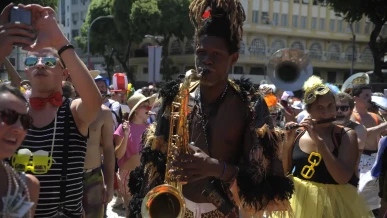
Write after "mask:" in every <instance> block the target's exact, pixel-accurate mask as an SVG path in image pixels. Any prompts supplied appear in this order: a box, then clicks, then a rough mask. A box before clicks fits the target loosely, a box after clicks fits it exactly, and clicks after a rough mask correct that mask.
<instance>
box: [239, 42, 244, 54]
mask: <svg viewBox="0 0 387 218" xmlns="http://www.w3.org/2000/svg"><path fill="white" fill-rule="evenodd" d="M239 54H245V43H244V42H242V41H241V42H240V44H239Z"/></svg>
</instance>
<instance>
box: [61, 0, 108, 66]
mask: <svg viewBox="0 0 387 218" xmlns="http://www.w3.org/2000/svg"><path fill="white" fill-rule="evenodd" d="M91 1H92V0H59V1H58V12H57V17H58V22H59V24H60V26H61V28H62V32H63V34H64V35H65V36H66V37H67V38H68V39H69V40H70V41H71V43H72V44H73V45H75V47H76V51H77V53H78V55H79V56H80V58H81V59H82V60H83V61H84V62H85V63H87V60H88V59H87V54H86V53H85V52H83V51H82V50H81V49H80V48H78V46H77V43H76V41H75V37H77V36H79V35H81V28H82V25H83V23H84V22H85V20H86V15H87V11H88V8H89V5H90V3H91ZM91 63H92V64H91V65H92V66H91V67H92V68H93V69H97V70H100V71H101V73H102V74H104V73H106V72H105V69H104V67H103V66H104V63H105V60H104V58H103V57H101V56H98V55H94V56H92V57H91Z"/></svg>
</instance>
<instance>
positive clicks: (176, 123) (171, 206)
mask: <svg viewBox="0 0 387 218" xmlns="http://www.w3.org/2000/svg"><path fill="white" fill-rule="evenodd" d="M198 78H200V75H199V74H198V73H197V72H196V71H194V70H190V71H187V73H186V74H185V77H184V80H183V82H182V84H181V86H180V89H179V92H178V94H177V96H176V97H175V98H174V100H173V102H172V104H171V105H170V114H169V137H168V149H167V153H166V156H167V160H166V167H165V178H164V184H162V185H159V186H156V187H155V188H153V189H152V190H150V191H149V192H148V193H147V194H146V195H145V197H144V199H143V201H142V205H141V215H142V217H144V218H164V217H165V218H182V217H184V215H185V207H186V206H185V200H184V197H183V194H182V192H183V185H184V183H181V182H179V181H178V178H177V177H175V176H174V175H172V174H171V173H170V172H169V171H170V170H171V169H174V167H173V166H172V165H171V163H172V161H173V160H174V157H175V155H176V154H188V152H189V149H188V144H189V134H188V126H189V123H188V122H189V121H188V119H187V116H188V113H189V109H188V102H189V90H190V86H191V82H194V81H195V80H197V79H198Z"/></svg>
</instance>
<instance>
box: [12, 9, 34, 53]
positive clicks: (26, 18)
mask: <svg viewBox="0 0 387 218" xmlns="http://www.w3.org/2000/svg"><path fill="white" fill-rule="evenodd" d="M9 22H10V23H23V24H27V25H32V13H31V11H29V10H26V9H24V8H19V7H13V8H12V9H11V11H10V13H9ZM14 46H18V47H23V46H25V45H24V44H14Z"/></svg>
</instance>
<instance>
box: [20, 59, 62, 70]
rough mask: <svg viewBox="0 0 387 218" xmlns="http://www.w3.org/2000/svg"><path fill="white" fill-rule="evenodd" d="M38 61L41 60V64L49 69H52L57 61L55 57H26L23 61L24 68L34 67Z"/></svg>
mask: <svg viewBox="0 0 387 218" xmlns="http://www.w3.org/2000/svg"><path fill="white" fill-rule="evenodd" d="M39 59H41V60H42V64H44V65H45V66H46V67H50V68H54V67H55V66H56V63H57V60H58V59H57V58H56V57H27V58H26V60H25V61H24V65H25V66H26V67H33V66H36V65H37V64H38V62H39Z"/></svg>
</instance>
